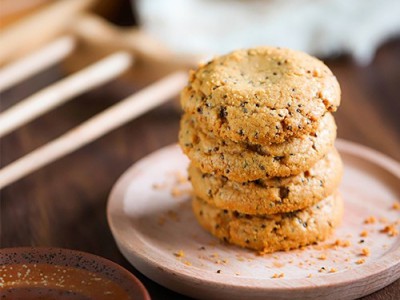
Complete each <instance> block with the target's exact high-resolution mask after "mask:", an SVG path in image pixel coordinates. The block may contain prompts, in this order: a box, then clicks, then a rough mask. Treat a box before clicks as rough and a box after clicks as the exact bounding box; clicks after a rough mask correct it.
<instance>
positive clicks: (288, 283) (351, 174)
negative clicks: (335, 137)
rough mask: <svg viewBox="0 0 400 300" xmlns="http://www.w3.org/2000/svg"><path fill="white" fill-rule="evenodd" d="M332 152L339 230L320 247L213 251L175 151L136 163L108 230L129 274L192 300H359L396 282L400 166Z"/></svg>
mask: <svg viewBox="0 0 400 300" xmlns="http://www.w3.org/2000/svg"><path fill="white" fill-rule="evenodd" d="M336 146H337V148H338V149H339V151H340V153H341V155H342V158H343V160H344V163H345V174H344V178H343V182H342V185H341V187H340V190H341V193H342V195H343V198H344V200H345V216H344V222H343V224H342V226H341V227H340V228H338V230H337V231H336V233H335V236H333V237H332V238H331V239H330V240H328V241H326V242H324V243H321V244H319V245H317V246H310V247H307V248H305V249H303V250H296V251H290V252H279V253H274V254H270V255H264V256H258V255H257V254H256V253H254V252H252V251H250V250H246V249H241V248H239V247H236V246H231V245H227V244H223V243H220V242H219V241H217V240H216V239H215V238H214V237H212V236H211V235H210V234H208V233H207V232H205V231H204V230H203V229H202V228H201V227H200V226H199V225H198V224H197V222H196V220H195V219H194V216H193V214H192V212H191V205H190V196H189V193H190V184H189V183H188V182H186V181H185V179H184V177H185V176H186V168H187V165H188V160H187V158H186V157H185V156H184V155H183V154H182V153H181V151H180V149H179V147H178V146H177V145H172V146H169V147H166V148H163V149H161V150H159V151H156V152H155V153H153V154H151V155H149V156H148V157H146V158H144V159H142V160H141V161H139V162H138V163H136V164H135V165H134V166H133V167H131V168H130V169H129V170H128V171H127V172H126V173H125V174H124V175H123V176H122V177H121V178H120V180H119V181H118V182H117V184H116V185H115V187H114V188H113V190H112V192H111V195H110V198H109V203H108V212H107V213H108V221H109V225H110V227H111V230H112V233H113V235H114V237H115V240H116V242H117V244H118V247H119V249H120V250H121V252H122V253H123V254H124V256H125V257H126V258H127V259H128V260H129V261H130V262H131V263H132V265H133V266H135V267H136V268H137V269H138V270H139V271H141V272H142V273H143V274H145V275H146V276H148V277H149V278H151V279H153V280H154V281H156V282H158V283H160V284H161V285H164V286H166V287H168V288H170V289H172V290H175V291H177V292H179V293H182V294H185V295H188V296H192V297H196V298H199V297H201V298H208V299H210V298H218V299H243V297H244V298H246V299H310V298H318V299H321V298H323V299H354V298H357V297H362V296H364V295H367V294H369V293H372V292H374V291H376V290H379V289H380V288H382V287H384V286H386V285H388V284H390V283H392V282H393V281H395V280H396V279H398V278H399V277H400V235H396V230H399V227H400V226H399V225H400V210H398V209H396V208H397V206H398V204H399V203H398V202H396V201H399V199H400V165H399V164H398V163H397V162H395V161H393V160H392V159H390V158H388V157H386V156H384V155H382V154H380V153H378V152H376V151H374V150H371V149H368V148H366V147H363V146H360V145H356V144H354V143H350V142H346V141H340V140H339V141H337V144H336ZM394 203H397V204H396V205H395V204H394ZM366 220H367V222H365V221H366ZM361 235H362V236H361Z"/></svg>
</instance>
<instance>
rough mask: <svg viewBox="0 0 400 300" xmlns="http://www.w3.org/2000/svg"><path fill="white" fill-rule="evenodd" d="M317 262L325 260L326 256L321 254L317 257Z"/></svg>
mask: <svg viewBox="0 0 400 300" xmlns="http://www.w3.org/2000/svg"><path fill="white" fill-rule="evenodd" d="M317 258H318V259H319V260H326V255H325V254H321V255H320V256H318V257H317Z"/></svg>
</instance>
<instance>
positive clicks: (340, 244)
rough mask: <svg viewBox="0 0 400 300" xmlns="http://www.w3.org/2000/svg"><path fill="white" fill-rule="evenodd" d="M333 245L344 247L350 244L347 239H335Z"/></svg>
mask: <svg viewBox="0 0 400 300" xmlns="http://www.w3.org/2000/svg"><path fill="white" fill-rule="evenodd" d="M333 245H334V246H339V247H343V248H346V247H350V246H351V242H350V241H349V240H336V241H335V243H334V244H333Z"/></svg>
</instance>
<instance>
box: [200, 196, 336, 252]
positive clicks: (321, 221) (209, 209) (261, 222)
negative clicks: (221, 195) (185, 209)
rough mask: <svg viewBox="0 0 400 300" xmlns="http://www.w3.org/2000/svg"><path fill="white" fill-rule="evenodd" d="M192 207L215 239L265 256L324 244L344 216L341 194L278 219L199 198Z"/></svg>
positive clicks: (282, 215) (277, 215)
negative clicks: (245, 212)
mask: <svg viewBox="0 0 400 300" xmlns="http://www.w3.org/2000/svg"><path fill="white" fill-rule="evenodd" d="M192 207H193V211H194V214H195V216H196V218H197V220H198V222H199V223H200V224H201V226H202V227H204V228H205V229H206V230H207V231H209V232H210V233H211V234H213V235H214V236H216V237H218V238H219V239H221V240H223V241H226V242H228V243H231V244H234V245H238V246H241V247H245V248H249V249H254V250H257V251H261V252H263V253H271V252H275V251H281V250H284V251H287V250H291V249H296V248H299V247H302V246H306V245H310V244H313V243H315V242H318V241H323V240H325V239H326V238H327V237H329V236H330V235H331V234H332V232H333V231H334V228H335V227H337V226H338V225H339V224H340V222H341V219H342V215H343V200H342V198H341V197H340V195H339V194H336V195H332V196H329V197H327V198H325V199H324V200H322V201H320V202H318V203H317V204H315V205H314V206H311V207H308V208H305V209H303V210H298V211H294V212H291V213H283V214H275V215H257V216H255V215H248V214H240V213H238V212H236V211H232V210H223V209H220V208H217V207H215V206H212V205H210V204H208V203H207V202H205V201H203V200H201V199H200V198H198V197H194V198H193V200H192Z"/></svg>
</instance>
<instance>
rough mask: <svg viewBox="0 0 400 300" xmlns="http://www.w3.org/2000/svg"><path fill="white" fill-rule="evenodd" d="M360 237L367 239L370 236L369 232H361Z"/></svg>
mask: <svg viewBox="0 0 400 300" xmlns="http://www.w3.org/2000/svg"><path fill="white" fill-rule="evenodd" d="M360 236H361V237H367V236H368V231H366V230H363V231H361V232H360Z"/></svg>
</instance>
